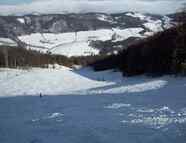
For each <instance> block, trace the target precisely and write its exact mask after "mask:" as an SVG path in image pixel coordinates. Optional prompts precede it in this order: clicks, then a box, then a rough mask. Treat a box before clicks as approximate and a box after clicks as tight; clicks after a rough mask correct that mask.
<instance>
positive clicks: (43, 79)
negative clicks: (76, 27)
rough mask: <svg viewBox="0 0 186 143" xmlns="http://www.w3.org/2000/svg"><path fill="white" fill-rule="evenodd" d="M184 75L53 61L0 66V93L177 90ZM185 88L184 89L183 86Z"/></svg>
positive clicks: (31, 93) (57, 93)
mask: <svg viewBox="0 0 186 143" xmlns="http://www.w3.org/2000/svg"><path fill="white" fill-rule="evenodd" d="M185 86H186V78H181V77H180V78H179V77H178V78H175V77H169V76H165V77H160V78H149V77H145V76H139V77H131V78H126V77H122V74H121V73H120V72H117V71H112V70H108V71H103V72H94V71H93V70H92V69H91V68H82V69H78V70H75V69H71V68H67V67H63V66H58V65H55V69H53V66H51V67H50V68H49V69H41V68H33V69H29V70H18V69H3V68H2V69H0V90H1V93H0V96H2V97H4V96H19V95H20V96H25V95H36V96H37V95H39V94H40V93H42V94H44V95H66V94H83V95H87V94H89V95H91V94H125V93H136V94H138V93H144V92H147V91H153V90H157V91H159V90H160V89H161V90H167V89H169V90H170V91H172V90H173V91H175V90H176V91H177V88H178V89H179V88H183V89H184V88H185ZM185 91H186V89H185Z"/></svg>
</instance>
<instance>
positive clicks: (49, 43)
mask: <svg viewBox="0 0 186 143" xmlns="http://www.w3.org/2000/svg"><path fill="white" fill-rule="evenodd" d="M142 31H143V29H142V28H128V29H116V28H115V29H100V30H95V31H80V32H77V33H75V32H69V33H60V34H52V33H42V34H41V33H33V34H31V35H23V36H20V37H19V39H20V40H21V41H22V42H24V43H26V44H28V45H29V46H28V47H27V48H31V49H34V50H39V51H41V52H47V51H48V52H51V53H52V54H60V55H65V56H68V57H71V56H88V55H98V54H99V50H98V49H95V48H93V47H91V46H90V45H89V42H90V41H95V40H101V41H106V40H111V39H112V36H113V35H114V34H116V35H117V37H118V39H115V41H121V40H125V39H127V38H129V37H143V36H142V35H141V34H140V32H142ZM37 47H39V48H37Z"/></svg>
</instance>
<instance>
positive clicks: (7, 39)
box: [0, 37, 17, 47]
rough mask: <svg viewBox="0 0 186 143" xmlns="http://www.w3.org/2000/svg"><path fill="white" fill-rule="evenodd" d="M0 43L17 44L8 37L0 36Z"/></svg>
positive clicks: (6, 44) (5, 44)
mask: <svg viewBox="0 0 186 143" xmlns="http://www.w3.org/2000/svg"><path fill="white" fill-rule="evenodd" d="M0 45H4V46H13V47H14V46H17V44H16V42H15V41H13V40H11V39H9V38H1V37H0Z"/></svg>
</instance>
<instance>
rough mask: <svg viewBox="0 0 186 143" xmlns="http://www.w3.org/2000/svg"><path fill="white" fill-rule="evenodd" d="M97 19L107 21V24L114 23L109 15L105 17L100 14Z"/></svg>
mask: <svg viewBox="0 0 186 143" xmlns="http://www.w3.org/2000/svg"><path fill="white" fill-rule="evenodd" d="M97 19H99V20H101V21H106V22H110V23H113V22H114V21H113V20H112V19H111V18H110V17H109V16H107V15H104V14H99V15H98V16H97Z"/></svg>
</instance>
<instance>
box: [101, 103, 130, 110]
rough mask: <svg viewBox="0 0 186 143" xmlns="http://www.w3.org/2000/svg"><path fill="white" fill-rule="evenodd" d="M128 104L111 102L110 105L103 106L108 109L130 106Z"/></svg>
mask: <svg viewBox="0 0 186 143" xmlns="http://www.w3.org/2000/svg"><path fill="white" fill-rule="evenodd" d="M130 106H131V105H130V104H125V103H113V104H112V105H108V106H105V108H108V109H119V108H122V107H130Z"/></svg>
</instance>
